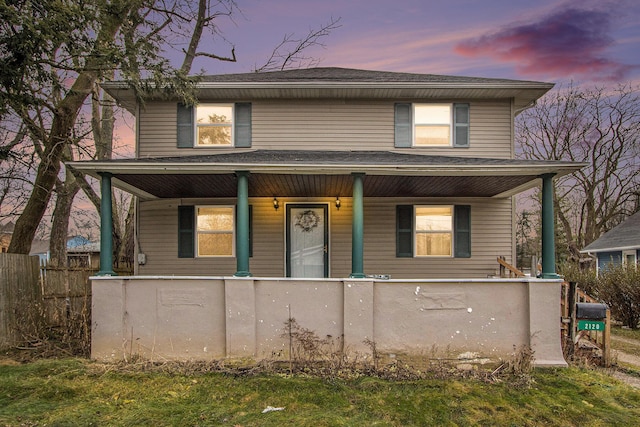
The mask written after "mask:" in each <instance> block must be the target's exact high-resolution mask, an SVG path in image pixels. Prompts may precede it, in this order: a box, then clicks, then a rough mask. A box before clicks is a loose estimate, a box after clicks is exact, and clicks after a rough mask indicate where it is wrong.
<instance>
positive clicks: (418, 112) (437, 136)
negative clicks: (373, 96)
mask: <svg viewBox="0 0 640 427" xmlns="http://www.w3.org/2000/svg"><path fill="white" fill-rule="evenodd" d="M395 146H396V147H399V148H405V147H406V148H409V147H453V148H461V147H469V104H458V103H455V104H435V103H434V104H426V103H420V104H396V105H395Z"/></svg>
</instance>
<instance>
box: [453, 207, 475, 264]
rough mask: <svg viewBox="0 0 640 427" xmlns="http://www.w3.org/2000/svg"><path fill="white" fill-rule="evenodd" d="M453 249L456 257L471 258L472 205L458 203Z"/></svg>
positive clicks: (454, 224)
mask: <svg viewBox="0 0 640 427" xmlns="http://www.w3.org/2000/svg"><path fill="white" fill-rule="evenodd" d="M453 249H454V255H453V256H454V257H456V258H471V206H469V205H456V206H455V207H454V210H453Z"/></svg>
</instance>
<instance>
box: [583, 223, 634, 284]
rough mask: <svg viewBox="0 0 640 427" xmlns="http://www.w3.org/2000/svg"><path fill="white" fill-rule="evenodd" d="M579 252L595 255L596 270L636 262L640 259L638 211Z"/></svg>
mask: <svg viewBox="0 0 640 427" xmlns="http://www.w3.org/2000/svg"><path fill="white" fill-rule="evenodd" d="M580 252H582V253H588V254H590V255H595V257H596V271H598V272H599V271H602V270H604V269H606V267H607V265H610V264H611V265H620V264H631V265H632V264H637V263H638V260H639V259H640V212H636V213H635V214H633V215H631V216H630V217H629V218H627V219H626V220H625V221H624V222H622V223H620V224H618V225H617V226H616V227H614V228H612V229H611V230H609V231H607V232H606V233H604V234H603V235H602V236H600V238H598V239H596V240H595V241H593V242H591V244H589V245H588V246H587V247H585V248H584V249H583V250H582V251H580Z"/></svg>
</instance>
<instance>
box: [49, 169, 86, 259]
mask: <svg viewBox="0 0 640 427" xmlns="http://www.w3.org/2000/svg"><path fill="white" fill-rule="evenodd" d="M56 188H57V197H56V207H55V210H54V211H53V224H52V225H51V238H50V239H51V240H50V242H49V251H50V253H51V257H50V260H49V264H50V265H51V266H53V267H66V265H67V238H68V236H69V217H70V216H71V207H72V206H73V199H74V198H75V196H76V194H77V193H78V191H79V190H80V186H79V185H78V183H77V181H76V180H75V179H74V178H73V175H71V173H69V172H67V179H66V180H65V182H64V183H62V182H61V183H58V185H57V186H56Z"/></svg>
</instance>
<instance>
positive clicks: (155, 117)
mask: <svg viewBox="0 0 640 427" xmlns="http://www.w3.org/2000/svg"><path fill="white" fill-rule="evenodd" d="M394 102H395V101H394V100H389V101H357V102H356V101H340V100H334V101H313V102H312V101H269V102H265V101H256V102H253V103H252V134H253V138H252V147H251V148H252V149H273V150H318V149H324V150H382V151H389V150H394ZM419 102H429V100H419ZM438 102H441V101H438ZM442 102H450V101H442ZM470 105H471V112H470V147H469V148H410V149H403V150H411V151H412V152H415V153H423V154H434V155H454V156H463V157H464V156H466V157H493V158H510V157H511V153H512V147H511V141H512V128H511V118H512V117H511V101H510V100H508V99H505V100H502V101H500V100H498V101H495V100H492V101H473V102H471V104H470ZM139 128H140V141H139V156H140V157H156V156H187V155H197V154H212V153H223V152H229V151H233V150H234V149H233V148H231V149H229V148H226V149H212V148H182V149H178V148H177V147H176V104H175V103H169V102H150V103H149V104H147V105H146V106H145V108H144V109H142V110H141V111H140V119H139Z"/></svg>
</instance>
